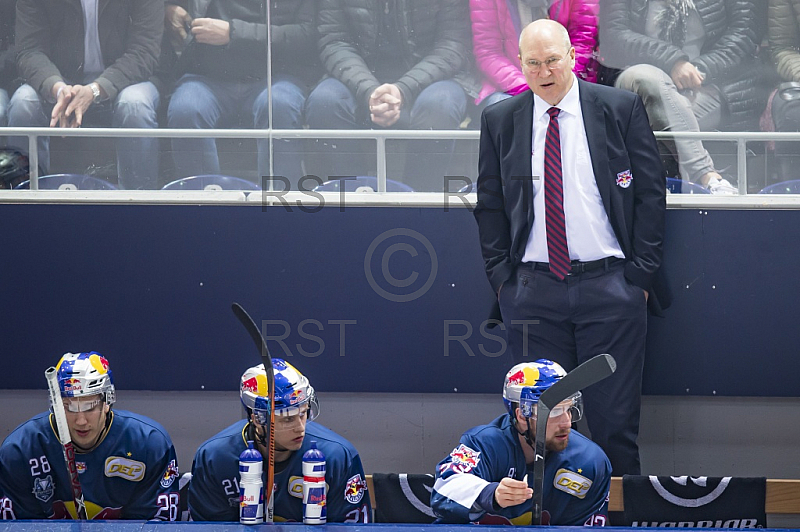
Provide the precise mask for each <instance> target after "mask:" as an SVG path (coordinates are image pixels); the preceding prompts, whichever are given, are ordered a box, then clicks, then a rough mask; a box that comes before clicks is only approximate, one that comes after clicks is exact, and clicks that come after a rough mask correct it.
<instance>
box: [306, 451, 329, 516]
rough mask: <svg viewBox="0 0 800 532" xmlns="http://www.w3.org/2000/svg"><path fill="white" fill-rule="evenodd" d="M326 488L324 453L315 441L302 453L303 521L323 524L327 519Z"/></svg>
mask: <svg viewBox="0 0 800 532" xmlns="http://www.w3.org/2000/svg"><path fill="white" fill-rule="evenodd" d="M327 490H328V488H327V487H326V486H325V455H324V454H322V451H320V450H319V449H317V442H316V441H312V442H311V448H310V449H309V450H307V451H306V452H305V454H303V523H305V524H307V525H324V524H325V522H326V521H327V511H326V508H325V506H326V503H327Z"/></svg>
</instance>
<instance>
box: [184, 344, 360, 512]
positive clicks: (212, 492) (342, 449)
mask: <svg viewBox="0 0 800 532" xmlns="http://www.w3.org/2000/svg"><path fill="white" fill-rule="evenodd" d="M272 366H273V368H274V370H275V491H274V494H275V505H274V507H275V514H274V515H275V521H298V522H302V520H303V471H302V457H303V453H305V452H306V451H307V450H308V449H309V448H310V445H311V441H312V440H313V441H316V442H317V448H318V449H319V450H321V451H322V453H323V454H324V455H325V461H326V469H327V470H326V473H325V482H326V483H327V484H328V499H327V520H328V522H329V523H369V522H370V520H371V513H372V509H371V506H370V502H369V494H368V493H367V482H366V477H365V475H364V469H363V467H362V466H361V458H360V457H359V456H358V451H356V450H355V448H354V447H353V446H352V445H351V444H350V442H348V441H347V440H345V439H344V438H342V437H341V436H339V435H338V434H336V433H335V432H333V431H332V430H330V429H327V428H325V427H323V426H322V425H319V424H317V423H314V422H313V419H315V418H316V417H317V415H318V414H319V404H318V402H317V397H316V394H315V393H314V388H312V387H311V384H310V383H309V382H308V379H307V378H306V377H305V376H304V375H303V374H302V373H300V372H299V371H298V370H297V369H295V368H294V366H292V365H291V364H289V363H287V362H285V361H284V360H281V359H279V358H275V359H273V360H272ZM239 394H240V397H241V400H242V404H243V405H244V407H245V410H246V412H247V418H248V419H244V420H241V421H238V422H236V423H234V424H233V425H231V426H230V427H228V428H227V429H225V430H223V431H222V432H220V433H219V434H217V435H216V436H214V437H212V438H211V439H209V440H208V441H206V442H205V443H204V444H203V445H201V446H200V448H199V449H198V450H197V454H195V457H194V463H193V464H192V480H191V482H190V483H189V511H190V512H191V515H192V519H193V520H195V521H238V520H239V455H240V454H241V452H242V451H243V450H244V449H245V448H246V447H247V441H248V440H253V441H254V442H255V444H256V447H257V448H258V449H259V451H261V454H262V456H264V458H265V461H266V458H267V453H268V441H267V438H268V437H269V435H268V434H267V433H266V430H265V425H267V423H268V421H269V405H268V401H267V377H266V373H265V372H264V365H263V364H260V365H258V366H255V367H252V368H250V369H248V370H247V371H245V372H244V375H242V379H241V383H240V386H239ZM264 470H265V472H264V480H265V482H266V463H265V466H264ZM266 491H267V490H266V486H265V492H266Z"/></svg>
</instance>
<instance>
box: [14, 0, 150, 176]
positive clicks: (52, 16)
mask: <svg viewBox="0 0 800 532" xmlns="http://www.w3.org/2000/svg"><path fill="white" fill-rule="evenodd" d="M81 28H84V30H83V31H81ZM163 31H164V2H163V0H135V1H134V0H118V1H114V2H104V1H102V0H64V1H62V2H55V3H53V2H48V1H45V0H17V20H16V47H17V68H18V70H19V74H20V76H21V77H22V78H23V80H24V81H25V82H26V83H25V84H24V85H22V86H21V87H20V88H19V89H17V90H16V92H14V95H13V96H12V98H11V103H10V105H9V111H8V124H9V126H13V127H24V126H37V127H46V126H48V125H49V126H50V127H80V126H81V125H86V126H89V125H94V126H106V127H107V126H108V125H112V126H113V127H123V128H155V127H157V126H158V124H157V121H156V110H157V109H158V104H159V94H158V89H157V88H156V85H155V84H154V83H153V82H152V81H151V80H150V78H151V77H152V76H153V75H154V72H155V68H156V66H157V64H158V61H159V55H160V52H161V38H162V35H163ZM14 144H15V145H16V146H17V147H19V148H20V149H22V150H24V151H25V152H27V151H28V144H27V138H23V139H17V140H16V141H14ZM39 160H40V161H41V165H42V166H43V167H45V169H46V170H49V166H50V165H49V160H50V157H49V138H46V137H42V138H40V140H39ZM117 166H118V171H119V181H120V185H121V186H122V187H123V188H129V189H131V188H144V189H146V188H156V187H157V178H158V139H156V138H146V137H139V138H124V139H119V141H118V143H117Z"/></svg>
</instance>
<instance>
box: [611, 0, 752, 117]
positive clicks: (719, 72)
mask: <svg viewBox="0 0 800 532" xmlns="http://www.w3.org/2000/svg"><path fill="white" fill-rule="evenodd" d="M755 1H756V0H694V3H695V7H696V9H697V12H698V14H699V15H700V20H701V22H702V24H703V29H704V30H705V33H706V35H705V42H704V45H703V49H702V50H701V53H700V55H699V56H698V57H696V58H694V59H692V60H691V63H692V64H693V65H695V66H696V67H697V68H698V69H699V70H700V71H701V72H703V73H704V74H705V75H706V79H705V83H711V84H715V85H717V86H718V87H719V89H720V91H721V93H722V96H723V98H724V100H725V103H726V104H727V108H728V109H727V110H728V113H727V119H726V121H725V122H726V126H727V127H729V128H750V127H753V126H754V124H755V122H757V120H758V117H759V116H760V115H761V112H762V111H763V110H764V107H765V106H766V98H767V95H768V91H767V90H766V88H765V87H764V86H763V83H762V82H763V79H764V71H763V69H762V65H761V64H760V63H759V62H758V60H757V59H756V54H757V52H758V44H759V42H760V39H761V35H760V33H761V31H762V29H763V21H761V20H759V15H760V12H761V11H760V10H759V9H758V8H759V6H756V4H755ZM758 1H759V2H761V1H762V0H758ZM648 5H649V1H648V0H603V1H602V2H600V23H599V29H600V53H601V56H602V61H603V62H604V64H606V65H607V66H611V67H616V68H625V67H628V66H633V65H637V64H643V63H644V64H650V65H654V66H657V67H658V68H660V69H661V70H663V71H664V72H666V73H667V74H669V73H670V72H671V71H672V68H673V67H674V66H675V63H677V62H678V61H680V60H684V61H689V57H688V55H687V54H686V53H685V52H684V51H683V50H681V49H680V48H678V47H677V46H675V45H673V44H672V43H670V42H667V41H663V40H659V39H655V38H652V37H650V36H648V35H647V34H646V33H645V24H646V23H647V11H648Z"/></svg>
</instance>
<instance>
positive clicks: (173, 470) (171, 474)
mask: <svg viewBox="0 0 800 532" xmlns="http://www.w3.org/2000/svg"><path fill="white" fill-rule="evenodd" d="M178 475H179V473H178V464H177V463H176V462H175V460H170V462H169V464H167V469H166V471H164V476H162V477H161V487H162V488H168V487H170V486H172V483H173V482H175V479H176V478H178Z"/></svg>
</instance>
